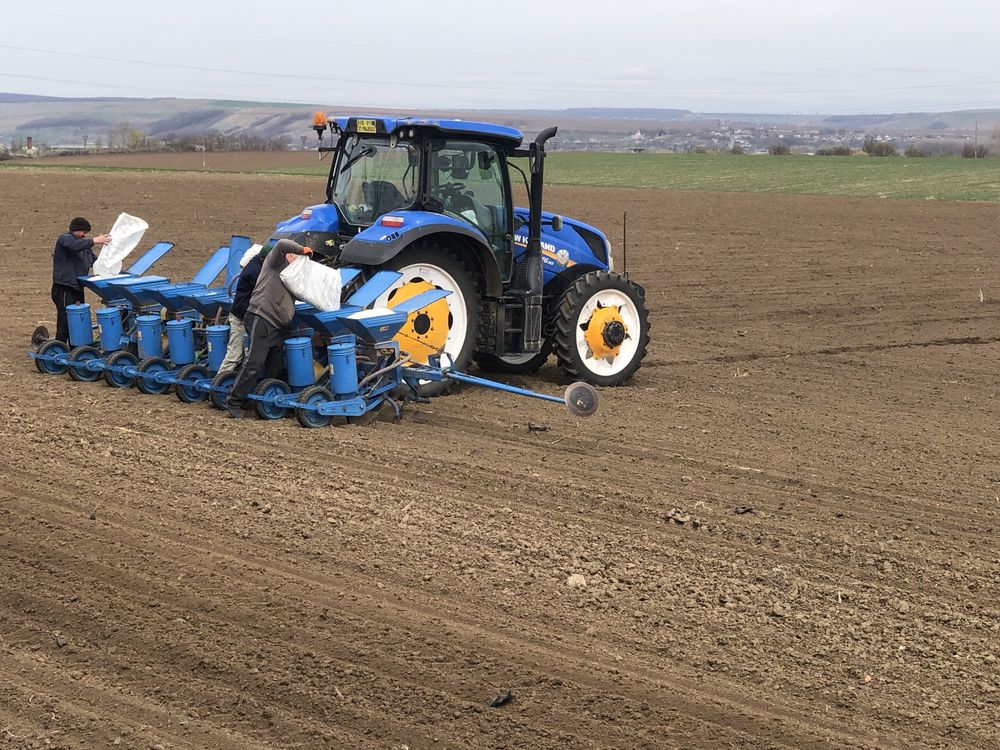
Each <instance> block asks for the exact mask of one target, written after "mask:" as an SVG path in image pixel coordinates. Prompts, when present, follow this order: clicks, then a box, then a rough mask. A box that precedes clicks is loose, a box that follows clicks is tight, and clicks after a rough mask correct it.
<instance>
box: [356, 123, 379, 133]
mask: <svg viewBox="0 0 1000 750" xmlns="http://www.w3.org/2000/svg"><path fill="white" fill-rule="evenodd" d="M358 132H359V133H377V132H378V131H377V130H376V129H375V121H374V120H358Z"/></svg>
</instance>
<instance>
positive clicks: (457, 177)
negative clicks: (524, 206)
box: [428, 140, 507, 252]
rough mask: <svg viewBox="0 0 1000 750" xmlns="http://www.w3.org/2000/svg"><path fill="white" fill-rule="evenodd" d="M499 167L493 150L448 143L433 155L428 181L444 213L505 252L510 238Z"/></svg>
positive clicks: (497, 157)
mask: <svg viewBox="0 0 1000 750" xmlns="http://www.w3.org/2000/svg"><path fill="white" fill-rule="evenodd" d="M500 165H501V161H500V158H499V156H498V155H497V153H496V150H495V149H494V148H493V147H492V146H489V145H487V144H485V143H471V142H466V141H457V140H449V141H446V142H445V143H444V145H443V148H441V149H439V150H434V151H432V152H431V154H430V169H431V172H430V179H429V180H428V194H429V196H430V197H431V198H432V199H434V200H435V202H437V203H439V204H440V205H441V206H442V210H443V212H444V213H445V214H447V215H449V216H452V217H454V218H457V219H460V220H462V221H464V222H466V223H468V224H470V225H472V226H473V227H475V228H476V229H478V230H479V231H481V232H482V233H483V234H484V235H485V236H486V239H487V241H488V242H489V244H490V245H491V246H492V247H493V248H494V250H496V251H498V252H499V251H502V250H503V249H504V243H505V241H506V240H505V236H506V234H507V209H506V203H507V202H506V200H505V196H504V175H503V171H502V169H501V166H500Z"/></svg>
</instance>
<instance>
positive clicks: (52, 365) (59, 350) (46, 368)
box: [35, 339, 69, 375]
mask: <svg viewBox="0 0 1000 750" xmlns="http://www.w3.org/2000/svg"><path fill="white" fill-rule="evenodd" d="M35 353H36V354H38V355H42V356H48V357H57V356H59V355H60V354H63V355H65V354H69V346H68V345H67V344H66V343H64V342H62V341H59V340H58V339H51V340H49V341H46V342H45V343H44V344H42V345H41V346H40V347H38V351H37V352H35ZM35 367H37V368H38V371H39V372H40V373H42V374H44V375H62V374H63V373H64V372H66V370H68V369H69V365H68V364H65V365H64V364H60V363H59V362H52V361H48V360H44V359H35Z"/></svg>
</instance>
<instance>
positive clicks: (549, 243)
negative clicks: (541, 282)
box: [514, 207, 612, 283]
mask: <svg viewBox="0 0 1000 750" xmlns="http://www.w3.org/2000/svg"><path fill="white" fill-rule="evenodd" d="M528 213H529V212H528V209H527V208H517V207H515V208H514V216H516V217H518V218H520V219H521V220H522V221H523V222H524V224H523V225H522V226H521V227H520V228H519V229H518V230H517V231H516V232H515V233H514V246H515V247H514V255H515V257H516V258H518V259H520V258H521V256H523V255H524V252H525V249H526V247H527V244H528V224H527V221H528ZM556 215H557V214H554V213H552V212H551V211H543V212H542V234H541V241H542V272H543V275H544V278H545V282H546V283H548V281H549V279H550V278H551V277H552V276H553V275H556V274H559V273H561V272H562V271H564V270H566V269H567V268H570V267H571V266H575V265H577V264H582V265H584V266H588V267H592V268H596V269H601V270H608V269H610V268H611V267H612V260H611V245H610V243H609V242H608V239H607V237H605V236H604V233H603V232H601V230H599V229H597V228H596V227H592V226H591V225H590V224H585V223H584V222H582V221H579V220H578V219H571V218H569V217H566V216H563V226H562V229H560V230H559V231H558V232H557V231H556V230H555V229H553V228H552V219H553V218H554V217H555V216H556Z"/></svg>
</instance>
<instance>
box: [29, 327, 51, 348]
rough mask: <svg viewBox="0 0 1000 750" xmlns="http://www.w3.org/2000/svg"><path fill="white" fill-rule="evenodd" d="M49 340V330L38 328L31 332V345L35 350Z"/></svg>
mask: <svg viewBox="0 0 1000 750" xmlns="http://www.w3.org/2000/svg"><path fill="white" fill-rule="evenodd" d="M48 340H49V329H48V328H46V327H45V326H38V328H36V329H35V330H34V331H32V332H31V345H32V346H33V347H35V348H36V349H37V348H38V347H40V346H41V345H42V344H44V343H45V342H46V341H48Z"/></svg>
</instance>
